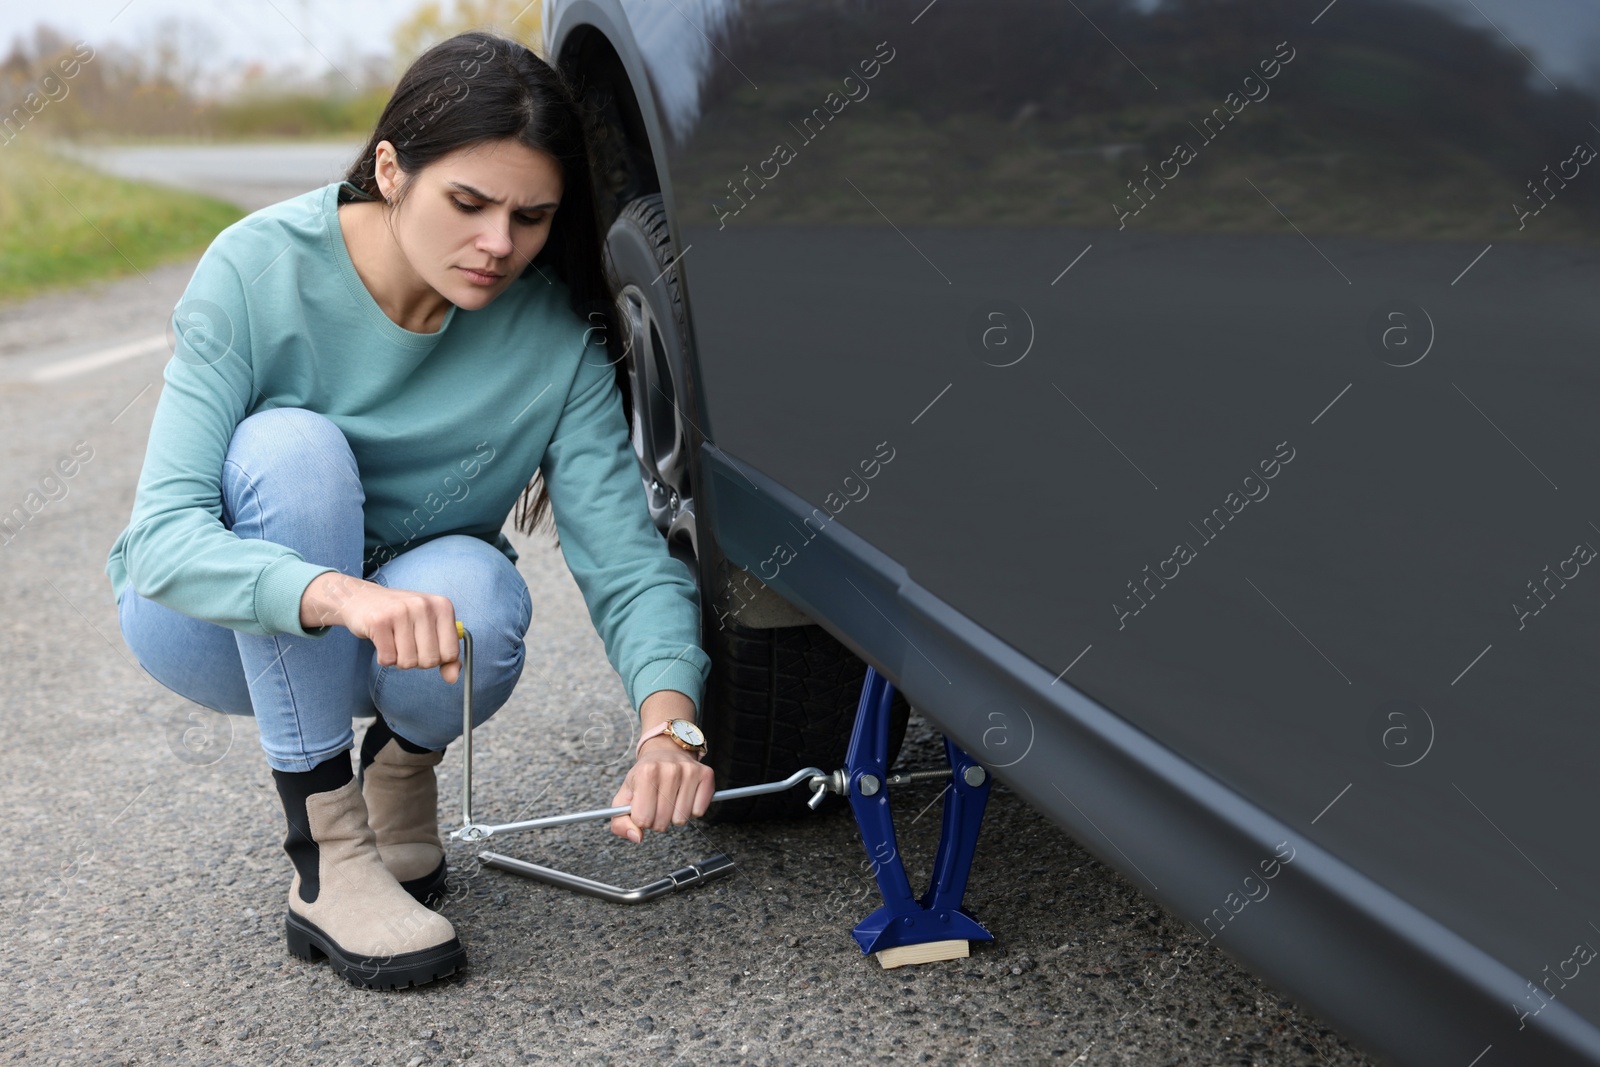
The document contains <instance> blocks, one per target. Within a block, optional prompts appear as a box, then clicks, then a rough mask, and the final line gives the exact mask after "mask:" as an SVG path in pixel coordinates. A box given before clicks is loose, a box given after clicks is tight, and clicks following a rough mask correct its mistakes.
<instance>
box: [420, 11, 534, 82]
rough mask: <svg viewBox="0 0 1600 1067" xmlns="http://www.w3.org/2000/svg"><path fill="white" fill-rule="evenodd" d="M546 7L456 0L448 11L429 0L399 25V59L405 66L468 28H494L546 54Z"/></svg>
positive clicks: (497, 31)
mask: <svg viewBox="0 0 1600 1067" xmlns="http://www.w3.org/2000/svg"><path fill="white" fill-rule="evenodd" d="M543 8H544V5H543V3H542V2H541V0H531V2H530V0H454V3H453V4H452V5H451V10H450V12H449V13H448V14H446V13H445V11H444V9H443V5H441V4H440V3H438V2H437V0H427V2H426V3H422V4H419V5H417V8H416V10H415V11H413V12H412V13H411V15H410V16H409V17H407V18H406V19H404V20H402V21H401V22H400V24H399V25H398V26H396V27H395V29H394V34H393V40H394V58H395V62H396V63H397V64H398V65H399V67H400V69H402V70H403V69H404V68H405V67H407V66H409V65H410V64H411V61H412V60H413V59H416V58H417V57H418V56H419V55H421V54H422V53H423V52H425V51H427V50H428V49H429V48H430V47H432V46H433V45H436V44H438V43H439V42H440V41H442V40H444V39H445V38H447V37H453V36H455V35H456V34H458V33H463V32H465V31H467V30H493V31H495V32H496V33H501V34H504V35H505V36H507V37H510V38H512V39H513V40H517V41H521V42H522V43H523V44H525V45H527V46H528V47H529V48H531V49H533V51H534V53H535V54H537V55H540V56H542V55H544V29H543V26H542V25H541V16H542V15H543Z"/></svg>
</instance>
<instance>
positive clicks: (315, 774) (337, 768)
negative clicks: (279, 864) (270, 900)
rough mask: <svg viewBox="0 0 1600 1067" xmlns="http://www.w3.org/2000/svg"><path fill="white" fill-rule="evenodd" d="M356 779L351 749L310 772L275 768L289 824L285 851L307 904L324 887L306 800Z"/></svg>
mask: <svg viewBox="0 0 1600 1067" xmlns="http://www.w3.org/2000/svg"><path fill="white" fill-rule="evenodd" d="M354 777H355V775H354V773H353V772H352V771H351V770H350V750H349V749H345V750H344V751H342V752H339V753H338V754H336V755H333V756H330V757H328V758H327V759H325V760H323V761H322V762H321V763H319V764H317V765H316V766H315V767H313V768H311V769H310V770H309V771H280V770H278V769H277V768H276V767H274V768H272V779H273V781H274V782H276V783H277V786H278V797H279V799H281V800H282V801H283V818H284V822H285V823H287V824H288V834H287V835H286V836H285V837H284V839H283V850H284V851H285V852H287V853H288V854H289V859H290V860H292V861H293V863H294V866H295V870H297V871H299V872H300V899H301V900H303V901H305V902H306V903H307V904H314V903H316V900H317V893H318V892H319V891H320V889H321V884H320V880H319V878H318V873H317V868H318V857H317V843H316V842H315V841H313V840H312V838H311V819H310V817H309V816H308V815H307V814H306V798H307V797H309V796H311V795H313V794H315V793H328V792H332V791H333V790H335V789H338V788H340V787H341V786H343V785H345V784H346V783H348V782H349V781H350V780H351V779H353V778H354Z"/></svg>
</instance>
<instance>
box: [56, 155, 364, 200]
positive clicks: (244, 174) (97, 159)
mask: <svg viewBox="0 0 1600 1067" xmlns="http://www.w3.org/2000/svg"><path fill="white" fill-rule="evenodd" d="M365 143H366V142H365V141H360V140H350V139H344V140H335V141H308V142H275V143H270V144H266V143H263V144H219V145H181V146H175V145H117V146H108V147H94V148H87V147H86V148H76V149H75V148H71V147H70V146H59V147H58V151H61V152H62V153H63V154H66V155H69V156H73V157H75V158H77V159H79V160H81V161H82V162H84V163H88V164H90V165H91V166H94V167H96V168H98V169H100V170H104V171H108V172H110V173H112V174H116V175H118V176H120V177H123V178H133V179H136V180H139V181H148V182H159V183H161V184H163V185H171V186H174V187H176V188H179V189H188V190H190V191H191V192H198V193H205V194H206V195H208V196H213V197H216V198H217V199H218V200H226V201H229V202H230V203H234V204H238V205H239V206H240V207H242V208H244V209H245V210H246V211H255V210H256V209H258V208H263V207H266V206H267V205H268V204H275V203H277V202H278V201H280V200H286V199H288V198H289V197H291V196H294V195H296V194H297V193H303V192H305V191H306V190H307V189H311V188H314V187H316V186H318V185H323V184H326V183H327V182H331V181H337V180H338V179H340V178H342V177H344V172H345V169H346V168H347V167H348V166H349V165H350V164H351V162H352V161H354V159H355V157H356V154H357V153H358V152H360V150H361V148H362V147H363V145H364V144H365Z"/></svg>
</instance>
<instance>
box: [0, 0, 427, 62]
mask: <svg viewBox="0 0 1600 1067" xmlns="http://www.w3.org/2000/svg"><path fill="white" fill-rule="evenodd" d="M415 6H416V4H415V2H414V0H337V2H336V3H328V2H326V0H319V2H311V0H131V2H129V0H61V2H58V3H54V4H48V5H46V4H40V3H39V2H38V0H0V48H3V49H6V50H9V49H10V47H11V40H12V38H13V37H15V36H16V35H17V34H19V33H21V34H31V32H32V30H33V27H34V26H35V25H37V24H38V23H40V22H48V23H50V24H51V25H53V26H55V27H57V28H58V29H60V30H62V31H63V32H65V33H66V34H67V36H68V37H69V38H71V39H72V40H75V41H76V40H83V41H87V42H88V43H89V45H90V46H91V47H94V48H99V47H102V46H104V45H106V44H110V43H117V44H121V45H127V46H132V45H135V44H136V43H137V42H138V41H139V40H141V38H143V39H148V36H149V34H151V33H152V32H153V31H154V29H155V27H156V26H157V25H158V24H159V23H160V22H161V20H162V19H164V18H167V17H171V16H179V17H181V18H184V19H186V20H188V21H190V22H198V23H203V24H204V25H205V26H206V27H207V28H208V29H209V30H210V32H211V34H212V35H214V39H215V42H216V53H215V55H214V56H212V57H210V59H211V62H210V64H209V65H210V66H211V68H212V69H213V70H216V71H219V72H220V71H227V70H229V69H234V70H237V69H238V68H239V67H241V66H243V65H244V64H247V63H250V62H252V61H256V62H264V63H266V64H267V65H268V66H270V67H273V68H278V67H282V66H295V67H298V68H300V69H301V70H302V71H303V72H304V73H306V74H309V75H312V76H319V75H320V74H321V73H322V72H324V71H327V70H328V69H329V68H330V65H331V66H335V67H337V66H338V65H339V64H341V63H342V62H343V61H344V60H346V59H347V58H348V57H351V56H356V55H362V54H369V55H370V54H375V53H376V54H385V55H386V54H388V53H389V51H390V34H391V32H392V31H393V29H394V27H395V25H396V23H398V22H399V21H400V20H401V19H403V18H405V17H406V16H407V15H408V14H410V12H411V11H412V10H414V9H415ZM446 6H448V5H446ZM351 76H352V77H354V76H355V72H354V71H352V72H351Z"/></svg>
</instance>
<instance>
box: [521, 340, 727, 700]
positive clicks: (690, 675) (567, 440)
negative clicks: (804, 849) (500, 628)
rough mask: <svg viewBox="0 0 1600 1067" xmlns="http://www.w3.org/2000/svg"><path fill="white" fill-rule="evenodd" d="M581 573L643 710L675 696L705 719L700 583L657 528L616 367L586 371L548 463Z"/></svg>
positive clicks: (544, 464) (564, 547) (559, 514)
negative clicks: (652, 699) (648, 701)
mask: <svg viewBox="0 0 1600 1067" xmlns="http://www.w3.org/2000/svg"><path fill="white" fill-rule="evenodd" d="M539 469H540V472H541V473H542V474H543V476H544V484H545V486H546V489H547V490H548V492H549V494H550V509H551V513H552V515H553V517H554V519H555V524H556V532H557V533H558V534H559V535H560V538H561V554H562V556H563V557H564V558H565V559H566V563H567V569H568V570H570V571H571V572H572V576H573V578H574V579H575V580H576V582H577V584H578V589H579V591H580V592H582V594H583V600H584V603H585V604H586V605H587V606H588V609H589V619H590V621H592V622H593V623H594V627H595V630H596V631H597V632H598V633H599V635H600V639H601V641H603V642H604V644H605V648H606V658H607V659H609V660H610V661H611V666H612V667H613V668H615V669H616V671H617V674H618V675H619V676H620V677H621V678H622V683H623V686H624V688H625V689H626V690H627V693H628V699H629V700H630V701H632V703H633V706H634V708H635V709H636V710H637V709H638V708H639V706H640V705H641V704H643V703H644V701H645V698H646V697H648V696H650V694H651V693H655V692H658V691H660V690H663V689H673V690H676V691H678V692H680V693H683V694H684V695H686V696H688V697H689V699H690V700H692V701H694V706H695V709H696V711H697V712H698V711H699V709H700V702H701V698H702V696H703V695H704V691H705V683H706V678H707V676H708V675H709V674H710V671H711V658H710V657H709V656H707V655H706V653H705V652H704V650H702V649H701V648H700V598H699V593H698V591H697V589H696V587H695V583H694V579H693V578H692V577H691V576H690V574H689V570H688V568H687V567H685V566H684V565H683V563H682V562H681V561H679V560H677V559H675V558H673V556H672V555H671V553H669V552H668V550H667V544H666V541H665V539H664V538H662V536H661V533H660V532H659V531H658V530H657V529H656V528H655V526H654V524H652V523H651V521H650V511H649V508H648V506H647V504H646V501H645V495H644V484H643V482H642V481H641V480H640V478H639V461H638V460H637V459H636V458H635V457H634V454H633V447H632V445H631V444H630V443H629V438H628V427H627V423H626V422H625V421H624V420H623V417H622V394H621V392H620V391H619V390H618V389H617V383H616V371H615V368H614V367H612V366H610V365H606V364H600V363H595V362H592V361H584V362H583V363H581V364H580V367H579V372H578V374H577V375H576V377H575V379H574V382H573V385H572V389H571V392H570V393H569V394H568V396H567V400H566V403H565V405H564V406H563V408H562V411H561V415H560V417H559V419H558V420H557V422H556V428H555V432H554V434H553V436H552V437H551V439H550V444H549V445H548V446H547V447H546V450H545V454H544V459H543V460H542V461H541V462H540V465H539Z"/></svg>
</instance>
